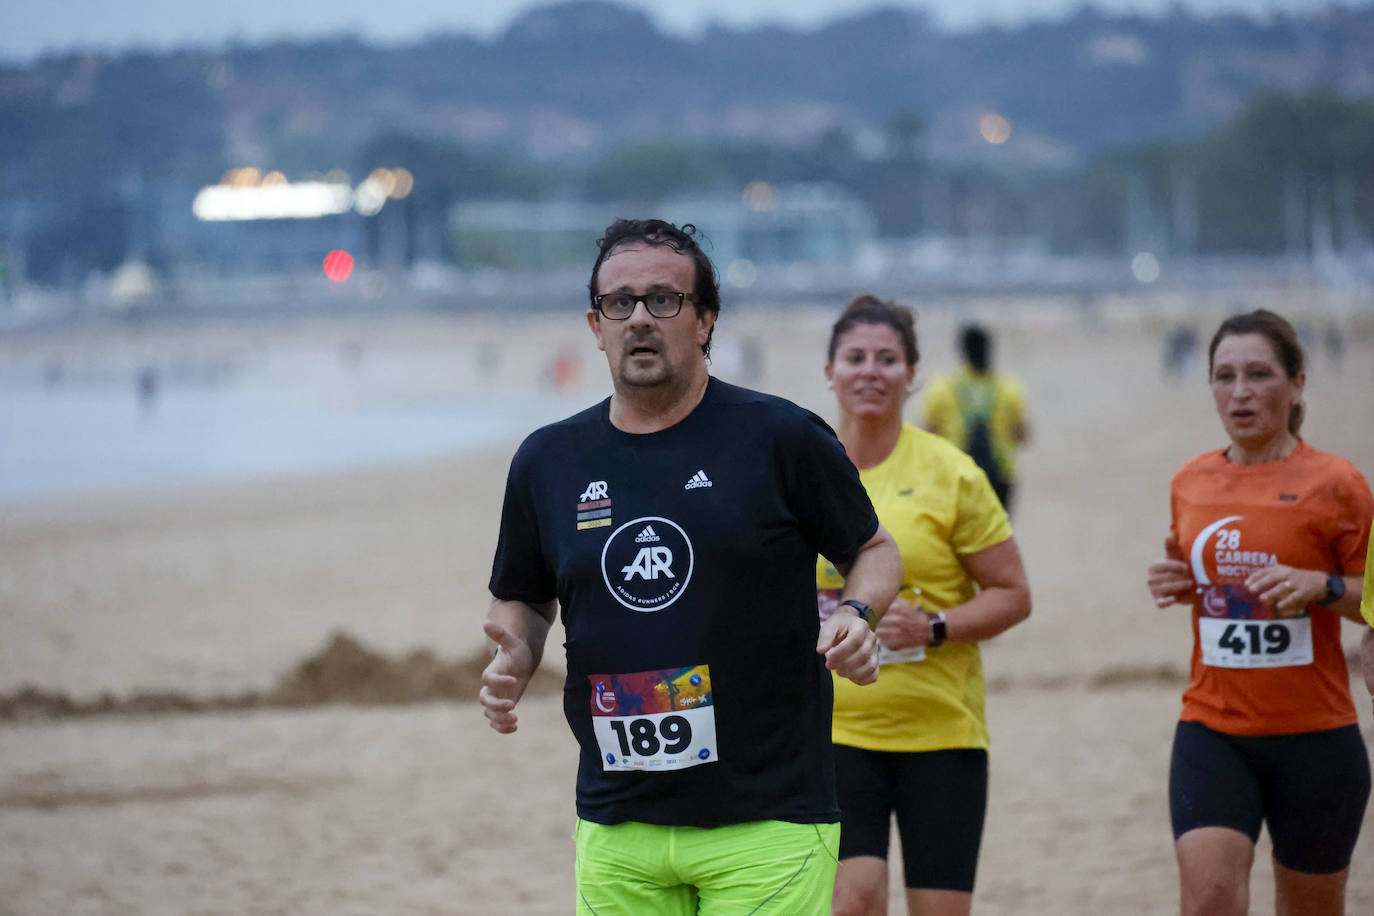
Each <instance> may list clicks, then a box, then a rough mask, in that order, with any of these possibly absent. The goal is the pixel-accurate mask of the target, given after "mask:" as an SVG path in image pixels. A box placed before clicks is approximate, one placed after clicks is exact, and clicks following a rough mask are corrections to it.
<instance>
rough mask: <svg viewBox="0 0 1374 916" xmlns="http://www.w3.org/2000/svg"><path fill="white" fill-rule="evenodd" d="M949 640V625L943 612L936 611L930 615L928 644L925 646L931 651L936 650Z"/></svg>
mask: <svg viewBox="0 0 1374 916" xmlns="http://www.w3.org/2000/svg"><path fill="white" fill-rule="evenodd" d="M948 639H949V624H948V623H947V622H946V621H945V612H944V611H936V612H935V613H934V614H931V615H930V642H928V643H927V644H926V645H928V646H930V648H932V649H938V648H940V647H941V646H943V645H944V644H945V642H946V641H947V640H948Z"/></svg>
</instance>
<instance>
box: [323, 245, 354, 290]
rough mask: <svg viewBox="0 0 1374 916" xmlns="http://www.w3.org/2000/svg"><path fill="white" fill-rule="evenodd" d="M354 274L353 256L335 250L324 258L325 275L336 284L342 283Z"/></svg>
mask: <svg viewBox="0 0 1374 916" xmlns="http://www.w3.org/2000/svg"><path fill="white" fill-rule="evenodd" d="M352 273H353V255H351V254H349V253H348V252H347V251H343V250H341V249H340V250H335V251H331V252H329V254H327V255H325V256H324V275H325V276H326V277H328V278H329V279H331V280H333V281H334V282H335V283H342V282H343V281H345V280H347V279H348V278H349V276H350V275H351V274H352Z"/></svg>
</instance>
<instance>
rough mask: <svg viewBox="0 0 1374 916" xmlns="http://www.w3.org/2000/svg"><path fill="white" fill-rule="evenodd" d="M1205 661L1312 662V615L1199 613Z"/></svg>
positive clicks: (1246, 664)
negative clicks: (1260, 616) (1257, 616)
mask: <svg viewBox="0 0 1374 916" xmlns="http://www.w3.org/2000/svg"><path fill="white" fill-rule="evenodd" d="M1197 630H1198V640H1199V641H1200V642H1201V643H1202V663H1203V664H1204V665H1211V666H1212V667H1214V668H1287V667H1291V666H1295V665H1310V664H1312V618H1310V617H1291V618H1289V619H1287V620H1241V619H1236V618H1229V617H1199V618H1198V622H1197Z"/></svg>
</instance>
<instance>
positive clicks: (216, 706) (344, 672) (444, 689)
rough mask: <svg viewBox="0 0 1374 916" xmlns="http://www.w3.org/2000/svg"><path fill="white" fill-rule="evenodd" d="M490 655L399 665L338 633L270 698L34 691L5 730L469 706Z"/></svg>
mask: <svg viewBox="0 0 1374 916" xmlns="http://www.w3.org/2000/svg"><path fill="white" fill-rule="evenodd" d="M490 657H491V655H490V652H489V651H488V650H486V649H485V648H482V649H478V650H476V651H474V652H472V653H470V654H469V655H468V656H467V657H466V658H460V659H453V660H449V661H445V660H444V659H442V658H440V657H439V656H438V655H437V654H435V653H434V652H433V651H431V650H429V649H416V650H414V651H412V652H410V653H408V654H406V655H404V656H400V657H394V656H389V655H387V654H385V653H383V652H379V651H377V650H375V649H372V648H369V647H368V646H366V645H364V644H363V643H362V642H361V641H359V640H358V639H356V638H355V637H353V636H352V635H350V634H348V633H345V632H341V631H340V632H335V633H334V634H333V635H332V636H330V637H329V639H328V641H327V642H326V644H325V646H324V648H323V649H321V650H320V651H319V652H318V653H316V654H314V655H311V656H309V657H308V658H305V659H303V660H302V661H301V662H300V663H298V664H297V665H295V666H294V667H293V668H292V669H291V670H290V671H289V672H287V673H286V674H285V675H283V676H282V677H281V678H279V679H278V681H277V683H276V685H275V686H274V687H272V689H270V690H267V691H255V690H246V691H243V692H241V693H233V694H219V695H214V696H196V695H194V694H191V693H187V692H185V691H180V690H171V689H164V690H142V691H134V692H132V693H129V694H126V695H123V696H117V695H115V694H114V693H111V692H105V693H102V694H100V695H99V696H98V697H97V698H95V699H94V700H81V699H78V698H74V697H73V696H71V695H70V694H68V693H66V692H64V691H60V690H43V689H41V688H38V687H35V686H32V685H28V686H24V687H21V688H19V689H18V690H15V691H13V692H11V693H8V694H0V722H16V721H33V720H43V719H57V718H64V717H68V716H92V715H150V714H157V713H193V712H209V711H214V710H224V709H253V708H261V707H300V706H320V705H325V704H329V703H341V704H350V705H355V706H377V705H394V704H399V703H420V702H428V701H434V700H446V701H463V702H468V701H471V700H473V699H475V698H476V697H477V691H478V689H479V688H480V686H481V678H482V669H483V668H485V667H486V665H487V662H488V660H490ZM561 686H562V680H561V677H560V675H559V674H558V673H557V672H556V671H553V670H549V669H541V670H540V671H538V672H536V674H535V677H534V680H533V681H531V683H530V686H529V689H528V690H527V694H528V695H539V694H547V693H552V692H556V691H558V690H559V689H561Z"/></svg>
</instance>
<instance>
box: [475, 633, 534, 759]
mask: <svg viewBox="0 0 1374 916" xmlns="http://www.w3.org/2000/svg"><path fill="white" fill-rule="evenodd" d="M482 631H483V632H484V633H486V634H487V637H488V638H489V639H491V640H492V642H494V643H496V655H495V656H493V657H492V660H491V662H490V663H489V664H488V665H487V667H486V668H485V669H483V671H482V689H481V691H479V693H478V699H479V700H480V701H481V703H482V711H483V713H485V715H486V717H487V721H488V722H489V723H490V724H491V727H492V728H494V729H496V730H497V731H498V732H500V733H501V734H503V735H509V734H510V733H511V732H513V731H515V729H516V715H515V704H516V703H518V702H520V697H521V696H523V695H524V693H525V688H526V687H527V686H529V683H530V678H531V677H533V676H534V657H533V656H532V655H531V653H530V648H529V646H528V645H526V644H525V641H524V640H522V639H520V638H519V637H517V636H516V635H515V634H513V633H511V632H510V631H509V630H507V629H506V628H505V627H503V626H501V625H500V624H499V623H494V622H493V621H490V620H488V621H486V622H485V623H483V624H482Z"/></svg>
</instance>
